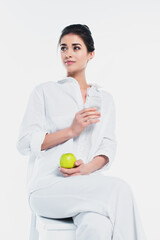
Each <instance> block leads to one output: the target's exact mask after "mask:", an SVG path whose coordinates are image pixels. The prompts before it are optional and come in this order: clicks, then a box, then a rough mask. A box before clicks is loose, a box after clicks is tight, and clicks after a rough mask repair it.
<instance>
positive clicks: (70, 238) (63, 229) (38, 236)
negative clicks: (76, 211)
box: [30, 213, 76, 240]
mask: <svg viewBox="0 0 160 240" xmlns="http://www.w3.org/2000/svg"><path fill="white" fill-rule="evenodd" d="M33 219H34V220H36V223H35V229H34V230H33V221H34V220H33ZM31 225H32V226H31V229H32V230H31V232H32V233H31V234H30V240H61V239H63V240H75V239H76V225H75V224H74V223H73V220H72V218H62V219H53V218H45V217H40V216H38V215H34V213H33V214H32V223H31ZM33 232H34V233H33Z"/></svg>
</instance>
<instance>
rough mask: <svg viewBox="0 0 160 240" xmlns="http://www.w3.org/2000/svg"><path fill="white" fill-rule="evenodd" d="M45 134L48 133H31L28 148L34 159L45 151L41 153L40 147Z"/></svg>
mask: <svg viewBox="0 0 160 240" xmlns="http://www.w3.org/2000/svg"><path fill="white" fill-rule="evenodd" d="M47 133H48V132H46V131H36V132H33V133H32V135H31V142H30V148H31V152H32V153H33V154H34V155H35V156H36V157H38V156H39V155H40V154H41V152H44V151H45V150H42V151H41V145H42V143H43V141H44V139H45V136H46V134H47Z"/></svg>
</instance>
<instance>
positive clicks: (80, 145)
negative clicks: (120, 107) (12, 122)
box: [17, 24, 146, 240]
mask: <svg viewBox="0 0 160 240" xmlns="http://www.w3.org/2000/svg"><path fill="white" fill-rule="evenodd" d="M58 46H60V50H61V58H62V63H63V65H64V67H65V68H66V72H67V76H66V77H64V78H63V79H60V80H58V81H57V82H54V81H49V82H45V83H41V84H39V85H38V86H36V87H35V88H34V89H33V91H32V93H31V95H30V98H29V102H28V105H27V109H26V111H25V114H24V117H23V120H22V124H21V128H20V133H19V138H18V141H17V148H18V150H19V152H20V153H21V154H23V155H29V156H30V158H29V164H28V175H27V187H28V200H29V204H30V207H31V210H32V211H33V212H34V213H36V214H38V215H40V216H44V217H49V218H68V217H72V218H73V221H74V224H75V225H76V226H77V229H76V239H77V240H85V239H87V240H97V239H98V240H111V239H113V240H145V239H146V238H145V235H144V232H143V227H142V224H141V220H140V217H139V213H138V210H137V207H136V203H135V200H134V196H133V194H132V190H131V188H130V186H129V185H128V184H127V183H126V182H125V181H124V180H123V179H120V178H117V177H111V176H105V175H103V174H102V170H104V169H107V168H108V167H109V166H110V165H111V163H112V162H113V160H114V158H115V153H116V145H117V144H116V137H115V104H114V100H113V97H112V95H111V94H110V93H108V92H107V91H106V90H104V89H103V88H101V87H100V85H98V84H96V83H87V80H86V76H85V70H86V67H87V64H88V61H90V60H91V59H92V58H93V57H94V55H95V47H94V41H93V38H92V34H91V32H90V30H89V28H88V26H86V25H81V24H73V25H69V26H67V27H65V28H64V29H63V31H62V33H61V36H60V39H59V42H58ZM63 153H73V154H74V155H75V157H76V159H77V161H76V162H75V167H74V168H71V169H67V168H60V167H59V166H60V164H59V161H60V157H61V155H62V154H63Z"/></svg>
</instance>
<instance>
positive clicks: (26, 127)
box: [16, 77, 117, 194]
mask: <svg viewBox="0 0 160 240" xmlns="http://www.w3.org/2000/svg"><path fill="white" fill-rule="evenodd" d="M90 85H91V87H90V88H88V89H87V97H86V102H85V104H84V103H83V98H82V93H81V90H80V86H79V83H78V82H77V80H76V79H75V78H72V77H65V78H63V79H61V80H59V81H57V82H54V81H48V82H44V83H41V84H39V85H37V86H36V87H35V88H34V89H33V91H32V92H31V94H30V96H29V101H28V105H27V108H26V110H25V114H24V117H23V119H22V123H21V126H20V130H19V136H18V140H17V145H16V146H17V149H18V151H19V152H20V153H21V154H22V155H29V162H28V170H27V182H26V183H27V189H28V193H29V194H30V193H31V192H33V191H35V190H37V189H40V188H43V187H47V186H49V185H51V184H54V183H56V182H57V181H61V180H62V179H64V178H65V177H64V176H63V174H62V173H61V172H60V171H59V169H58V167H59V161H60V157H61V155H62V154H63V153H73V154H74V155H75V157H76V159H77V160H78V159H82V160H83V161H84V163H88V162H90V161H91V160H92V159H93V158H94V157H95V156H98V155H105V156H107V157H108V158H109V162H108V163H107V164H106V165H105V166H104V167H102V168H101V169H99V170H97V171H95V172H93V173H91V174H96V173H98V172H102V171H103V170H105V169H107V168H109V166H110V165H111V163H112V162H113V160H114V158H115V153H116V146H117V144H116V137H115V124H116V122H115V104H114V100H113V97H112V95H111V94H110V93H108V92H107V91H106V90H104V89H103V88H101V86H99V85H98V84H96V83H90ZM87 107H98V109H99V110H98V111H100V112H101V117H100V118H99V119H100V121H99V122H97V123H93V124H90V125H88V126H87V127H86V128H85V129H84V130H83V131H82V132H81V134H80V135H79V136H77V137H75V138H70V139H69V140H67V141H65V142H63V143H61V144H58V145H56V146H53V147H52V148H49V149H45V150H43V151H41V145H42V143H43V141H44V138H45V135H46V133H53V132H56V131H58V130H61V129H64V128H67V127H70V126H71V124H72V122H73V120H74V117H75V114H76V113H77V112H78V111H80V110H81V109H83V108H87Z"/></svg>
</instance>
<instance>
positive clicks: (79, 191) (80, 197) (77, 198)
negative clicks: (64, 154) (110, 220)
mask: <svg viewBox="0 0 160 240" xmlns="http://www.w3.org/2000/svg"><path fill="white" fill-rule="evenodd" d="M120 185H121V186H125V187H126V186H128V184H126V182H125V181H124V180H122V179H120V178H117V177H112V176H105V175H102V174H93V175H92V174H90V175H77V176H71V177H65V178H64V181H60V182H57V183H55V184H53V185H51V186H49V187H46V188H44V189H40V190H37V191H35V192H33V193H32V194H31V196H30V206H31V208H32V210H33V211H34V212H36V213H37V214H38V215H40V216H44V217H51V218H67V217H72V216H75V215H76V214H78V213H79V212H87V211H92V212H97V213H99V214H102V215H104V216H109V213H108V211H109V209H108V208H107V202H109V200H110V196H111V193H112V191H113V189H115V188H117V189H118V188H119V186H120ZM108 205H109V204H108Z"/></svg>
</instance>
